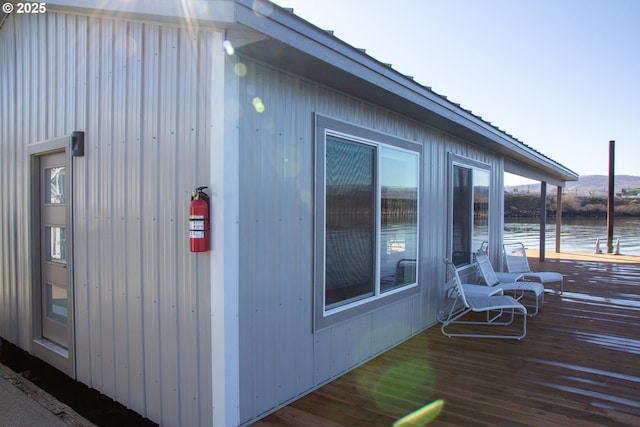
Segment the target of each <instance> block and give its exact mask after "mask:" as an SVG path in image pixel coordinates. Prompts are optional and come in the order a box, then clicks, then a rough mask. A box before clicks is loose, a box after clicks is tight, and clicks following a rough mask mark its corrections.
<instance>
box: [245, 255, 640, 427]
mask: <svg viewBox="0 0 640 427" xmlns="http://www.w3.org/2000/svg"><path fill="white" fill-rule="evenodd" d="M531 255H532V253H531V251H530V252H529V256H530V259H529V263H530V265H531V268H532V269H534V270H548V271H558V272H561V273H562V274H564V276H565V282H564V289H565V292H564V294H563V295H557V294H555V293H547V294H546V295H545V304H544V307H543V308H542V310H541V312H540V314H538V316H536V317H533V318H531V319H529V322H527V336H526V338H525V339H523V340H521V341H509V340H495V339H469V338H447V337H445V336H443V335H442V334H441V332H440V328H439V327H438V326H434V327H432V328H429V329H428V330H426V331H424V332H422V333H420V334H418V335H417V336H415V337H413V338H411V339H409V340H408V341H406V342H404V343H403V344H401V345H399V346H397V347H395V348H394V349H392V350H390V351H387V352H386V353H384V354H382V355H380V356H379V357H377V358H375V359H373V360H372V361H370V362H368V363H366V364H364V365H362V366H360V367H358V368H357V369H355V370H353V371H351V372H349V373H347V374H345V375H343V376H341V377H339V378H337V379H336V380H334V381H332V382H331V383H329V384H327V385H325V386H324V387H322V388H320V389H318V390H316V391H314V392H313V393H311V394H309V395H307V396H305V397H303V398H301V399H299V400H297V401H295V402H293V403H291V404H290V405H289V406H286V407H284V408H282V409H280V410H278V411H277V412H275V413H273V414H271V415H269V416H267V417H266V418H264V419H262V420H261V421H258V422H257V423H255V424H254V426H283V425H287V426H289V425H290V426H293V425H296V426H300V425H305V426H357V425H359V426H391V425H392V424H393V423H394V422H395V421H396V420H397V419H399V418H401V417H403V416H404V415H406V414H408V413H411V412H412V411H415V410H417V409H419V408H421V407H423V406H424V405H427V404H429V403H430V402H432V401H434V400H436V399H443V400H444V407H443V409H442V412H441V413H440V415H439V416H438V417H437V418H436V419H435V420H434V421H433V422H432V423H431V424H429V425H430V426H439V425H581V426H590V425H592V426H596V425H629V426H637V425H640V257H635V258H634V257H631V258H629V257H627V258H626V261H625V260H623V259H621V258H619V259H616V258H611V257H609V258H607V257H602V256H598V255H593V256H587V255H589V254H582V255H581V256H580V257H572V256H567V259H565V258H564V256H563V254H555V253H552V254H549V253H547V256H548V259H547V261H545V262H540V261H538V259H537V257H534V256H531ZM536 256H537V254H536ZM551 258H553V259H551ZM634 260H635V261H636V262H634ZM612 261H615V262H612ZM618 261H620V262H618Z"/></svg>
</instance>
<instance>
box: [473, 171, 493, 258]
mask: <svg viewBox="0 0 640 427" xmlns="http://www.w3.org/2000/svg"><path fill="white" fill-rule="evenodd" d="M487 241H489V171H487V170H481V169H474V170H473V246H472V249H473V251H476V250H478V249H479V248H480V245H482V242H487Z"/></svg>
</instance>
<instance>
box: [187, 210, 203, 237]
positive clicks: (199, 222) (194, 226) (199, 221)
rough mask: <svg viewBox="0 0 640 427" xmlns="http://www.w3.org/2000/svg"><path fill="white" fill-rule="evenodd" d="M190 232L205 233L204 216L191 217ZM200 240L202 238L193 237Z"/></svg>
mask: <svg viewBox="0 0 640 427" xmlns="http://www.w3.org/2000/svg"><path fill="white" fill-rule="evenodd" d="M189 220H190V222H189V230H192V231H204V229H205V228H204V216H203V215H191V216H190V218H189ZM191 237H195V238H199V237H201V236H193V235H192V236H191Z"/></svg>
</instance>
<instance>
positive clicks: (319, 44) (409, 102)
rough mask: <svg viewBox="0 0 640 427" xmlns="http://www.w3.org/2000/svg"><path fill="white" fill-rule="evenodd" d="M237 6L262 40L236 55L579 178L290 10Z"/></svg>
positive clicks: (558, 176)
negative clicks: (261, 11)
mask: <svg viewBox="0 0 640 427" xmlns="http://www.w3.org/2000/svg"><path fill="white" fill-rule="evenodd" d="M236 4H237V7H236V16H235V19H236V21H237V22H238V23H239V24H242V25H244V26H246V27H249V28H251V29H253V30H255V31H258V32H260V33H263V34H264V35H266V36H267V39H265V40H262V41H259V42H256V43H252V44H248V45H245V46H243V47H241V48H240V49H238V52H239V53H242V54H246V55H248V56H251V57H255V58H256V59H259V60H261V61H264V62H267V63H271V64H274V65H277V66H278V67H279V68H283V69H285V70H287V71H290V72H293V73H295V74H299V75H301V76H304V77H307V78H310V79H312V80H314V81H318V82H319V83H322V84H325V85H327V86H330V87H334V88H336V89H338V90H340V91H342V92H345V93H348V94H351V95H354V96H357V97H358V98H361V99H364V100H366V101H369V102H371V103H374V104H377V105H382V106H384V107H385V108H389V109H390V110H393V111H396V112H398V113H400V114H402V115H405V116H407V117H410V118H413V119H415V120H417V121H419V122H421V123H425V124H427V125H429V126H431V127H434V128H437V129H439V130H441V131H443V132H446V133H448V134H451V135H454V136H456V137H459V138H461V139H464V140H465V141H469V142H472V143H474V144H476V145H479V146H482V147H485V148H487V149H490V150H492V151H495V152H497V153H499V154H501V155H503V156H504V157H505V158H508V159H511V160H512V161H513V162H514V163H519V164H522V165H524V166H525V167H528V168H532V169H535V170H540V169H542V170H543V171H544V174H542V175H544V176H549V179H551V180H555V181H558V182H560V181H562V182H563V181H574V180H577V179H578V175H577V174H576V173H575V172H573V171H571V170H570V169H568V168H566V167H564V166H563V165H561V164H559V163H557V162H555V161H553V160H552V159H550V158H548V157H546V156H544V155H542V154H541V153H539V152H537V151H536V150H534V149H532V148H531V147H529V146H527V145H525V144H523V143H522V142H520V141H518V140H517V139H515V138H513V137H512V136H510V135H508V134H506V133H504V132H503V131H501V130H500V129H498V128H496V127H495V126H493V125H491V124H490V123H488V122H486V121H484V120H482V119H481V118H480V117H478V116H476V115H474V114H472V113H471V112H469V111H468V110H465V109H464V108H462V107H461V106H459V105H458V104H455V103H453V102H451V101H449V100H447V99H446V98H445V97H443V96H441V95H438V94H437V93H435V92H433V91H432V90H430V88H427V87H425V86H422V85H420V84H419V83H417V82H415V81H414V80H413V79H412V78H410V77H407V76H404V75H402V74H401V73H399V72H397V71H395V70H394V69H393V68H391V67H390V66H389V65H387V64H383V63H381V62H379V61H377V60H376V59H374V58H372V57H371V56H369V55H367V54H366V53H364V52H362V51H361V50H359V49H356V48H354V47H352V46H350V45H348V44H347V43H345V42H343V41H341V40H340V39H338V38H336V37H334V36H333V35H332V34H331V33H329V32H326V31H323V30H321V29H319V28H317V27H315V26H313V25H312V24H310V23H308V22H306V21H304V20H303V19H301V18H299V17H298V16H296V15H294V14H292V13H290V12H289V11H287V10H285V9H282V8H280V7H278V6H274V8H273V10H272V11H271V12H270V14H269V15H268V16H267V15H264V16H262V15H257V14H256V13H255V12H254V10H253V8H252V5H253V2H252V1H250V0H236Z"/></svg>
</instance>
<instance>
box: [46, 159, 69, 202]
mask: <svg viewBox="0 0 640 427" xmlns="http://www.w3.org/2000/svg"><path fill="white" fill-rule="evenodd" d="M65 175H66V172H65V168H64V166H60V167H55V168H47V169H45V170H44V179H45V182H44V187H43V188H44V203H46V204H64V203H65V202H66V194H65Z"/></svg>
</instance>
